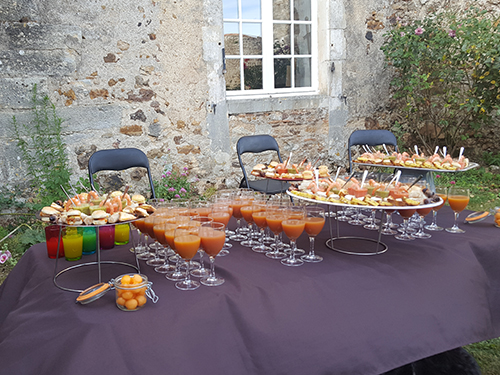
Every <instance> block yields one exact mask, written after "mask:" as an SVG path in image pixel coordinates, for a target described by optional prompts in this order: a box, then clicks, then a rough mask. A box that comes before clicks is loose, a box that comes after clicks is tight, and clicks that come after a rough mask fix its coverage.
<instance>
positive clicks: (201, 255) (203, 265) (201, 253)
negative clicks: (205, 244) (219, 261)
mask: <svg viewBox="0 0 500 375" xmlns="http://www.w3.org/2000/svg"><path fill="white" fill-rule="evenodd" d="M199 253H200V270H202V271H203V270H205V263H203V254H204V253H205V252H204V251H203V250H200V251H199Z"/></svg>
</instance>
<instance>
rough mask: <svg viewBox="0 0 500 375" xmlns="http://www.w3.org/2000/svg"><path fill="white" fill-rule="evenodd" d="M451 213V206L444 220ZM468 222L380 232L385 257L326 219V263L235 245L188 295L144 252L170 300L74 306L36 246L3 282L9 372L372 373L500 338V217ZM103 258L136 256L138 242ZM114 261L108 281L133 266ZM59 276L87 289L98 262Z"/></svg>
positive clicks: (2, 358) (2, 357)
mask: <svg viewBox="0 0 500 375" xmlns="http://www.w3.org/2000/svg"><path fill="white" fill-rule="evenodd" d="M451 221H452V213H451V211H450V210H449V208H447V207H445V208H444V209H443V210H442V211H440V213H439V223H440V224H443V225H450V224H451ZM462 226H464V227H465V229H467V232H466V233H465V234H463V235H453V234H449V233H446V232H438V233H436V232H434V233H432V238H431V239H428V240H416V241H412V242H400V241H397V240H395V239H394V238H392V237H389V238H388V237H383V240H384V241H385V242H386V243H387V245H388V246H389V250H388V251H387V253H385V254H381V255H376V256H353V255H345V254H341V253H338V252H335V251H332V250H329V249H327V248H326V247H325V246H324V242H325V240H326V239H327V238H328V231H327V230H326V228H325V230H324V231H323V233H322V234H321V236H320V237H319V238H318V241H317V252H318V253H319V254H320V255H322V256H323V257H324V261H323V262H322V263H318V264H306V265H304V266H302V267H285V266H283V265H281V264H280V263H279V262H278V261H274V260H271V259H268V258H266V257H265V256H264V255H262V254H257V253H254V252H252V251H251V250H250V249H248V248H243V247H240V246H235V247H234V248H233V249H232V250H231V254H230V256H227V257H224V258H217V262H216V264H217V271H218V273H219V274H220V275H221V276H223V277H224V278H225V279H226V283H225V284H224V285H222V286H220V287H213V288H209V287H203V286H202V287H200V288H199V289H198V290H196V291H189V292H187V291H180V290H177V289H176V288H175V287H174V284H173V283H172V282H170V281H168V280H166V279H165V278H164V277H163V276H162V275H160V274H157V273H155V272H154V271H153V270H152V269H151V268H149V267H148V266H146V265H144V264H143V263H142V271H143V273H145V274H146V275H147V276H148V277H149V278H150V280H151V281H153V283H154V285H153V288H154V290H155V292H156V293H157V294H158V296H159V297H160V300H159V302H158V303H157V304H153V303H151V301H148V303H147V305H146V306H145V308H144V309H142V310H140V311H137V312H131V313H130V312H122V311H120V310H119V309H118V308H117V307H116V306H115V304H114V292H109V293H108V294H106V295H105V296H104V297H103V298H101V299H99V300H98V301H96V302H93V303H91V304H89V305H85V306H82V305H79V304H75V298H76V294H75V293H71V292H65V291H62V290H60V289H58V288H56V287H55V286H54V284H53V282H52V276H53V272H54V260H51V259H48V258H47V256H46V250H45V244H39V245H36V246H33V247H32V248H31V249H29V250H28V251H27V253H26V254H25V255H24V256H23V258H22V259H21V261H20V262H19V264H18V265H17V266H16V267H15V269H14V270H13V271H12V273H11V274H10V275H9V277H8V278H7V280H6V281H5V282H4V284H3V285H2V287H1V288H0V374H16V375H21V374H39V375H42V374H50V375H58V374H61V375H62V374H64V375H66V374H72V375H78V374H82V375H83V374H84V375H88V374H109V375H114V374H119V375H123V374H190V375H191V374H259V375H261V374H272V375H276V374H286V375H293V374H300V375H303V374H335V375H340V374H348V375H355V374H362V375H370V374H379V373H382V372H384V371H387V370H390V369H392V368H395V367H398V366H400V365H403V364H405V363H409V362H412V361H415V360H418V359H420V358H424V357H427V356H430V355H432V354H435V353H439V352H442V351H445V350H448V349H451V348H455V347H458V346H462V345H465V344H469V343H472V342H477V341H481V340H485V339H490V338H494V337H498V336H500V273H499V272H498V270H500V251H499V250H500V249H499V247H500V246H499V245H500V236H499V234H500V231H499V229H498V228H495V227H494V226H493V224H492V220H491V218H489V219H488V220H486V221H484V222H483V223H479V224H475V225H474V226H472V225H464V224H462ZM341 228H342V235H344V234H345V235H347V234H357V235H364V236H375V232H369V231H367V230H363V229H360V228H354V227H352V226H348V225H342V227H341ZM307 243H308V241H307V237H305V236H302V237H301V238H300V239H299V245H301V246H302V247H303V248H307ZM102 257H103V259H113V260H123V261H128V262H133V255H132V254H131V253H130V252H129V251H128V247H127V246H120V247H117V248H115V249H113V250H107V251H102ZM85 260H87V261H91V260H94V257H93V256H87V257H86V259H85ZM68 264H69V263H68V262H65V261H60V262H59V268H60V269H61V268H63V267H66V266H67V265H68ZM71 264H74V263H71ZM110 267H113V268H110ZM103 268H104V276H103V277H104V279H105V280H108V279H110V278H112V277H114V276H118V275H120V274H123V273H125V272H128V269H127V268H125V267H123V266H103ZM60 282H61V283H66V285H67V286H75V287H79V288H83V287H86V286H89V285H92V284H94V283H96V282H97V271H96V269H95V268H94V267H83V268H82V269H81V272H80V271H78V272H76V271H75V272H72V273H68V274H67V275H65V276H64V277H61V278H60Z"/></svg>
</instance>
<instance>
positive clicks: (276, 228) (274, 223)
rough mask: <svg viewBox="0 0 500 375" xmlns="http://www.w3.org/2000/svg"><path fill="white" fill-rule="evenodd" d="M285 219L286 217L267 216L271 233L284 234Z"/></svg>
mask: <svg viewBox="0 0 500 375" xmlns="http://www.w3.org/2000/svg"><path fill="white" fill-rule="evenodd" d="M284 219H285V216H284V215H270V216H266V223H267V226H268V227H269V229H271V232H273V233H274V234H279V233H281V232H283V227H282V225H281V222H282V221H283V220H284Z"/></svg>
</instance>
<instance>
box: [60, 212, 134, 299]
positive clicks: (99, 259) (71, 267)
mask: <svg viewBox="0 0 500 375" xmlns="http://www.w3.org/2000/svg"><path fill="white" fill-rule="evenodd" d="M136 220H137V219H136ZM134 221H135V220H131V221H127V222H124V223H114V224H105V225H65V224H55V225H59V238H58V241H57V255H56V265H55V268H54V278H53V281H54V285H55V286H56V287H58V288H59V289H62V290H65V291H68V292H75V293H81V292H83V291H84V289H72V288H67V287H65V286H62V285H60V284H59V283H58V281H57V279H58V278H59V277H60V276H61V275H63V274H64V273H66V272H70V271H73V270H76V269H79V268H81V267H87V266H97V269H98V275H99V276H98V282H99V283H102V273H101V265H102V264H118V265H121V266H126V267H131V268H133V269H134V270H135V271H137V272H138V273H140V271H141V270H140V265H139V260H138V259H137V254H136V253H135V251H134V255H135V263H136V264H135V265H133V264H130V263H125V262H117V261H111V260H101V246H100V241H99V229H100V227H108V226H112V225H113V226H114V225H119V224H128V225H129V229H130V236H129V238H130V241H131V242H132V247H133V248H134V249H135V243H134V236H133V235H132V226H131V225H132V222H134ZM63 227H73V228H78V227H80V228H92V227H94V228H96V257H97V259H96V261H95V262H85V263H79V264H75V265H74V266H69V267H66V268H64V269H63V270H61V271H59V272H57V264H58V260H59V253H60V248H59V246H60V244H61V241H62V229H63Z"/></svg>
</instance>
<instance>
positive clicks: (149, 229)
mask: <svg viewBox="0 0 500 375" xmlns="http://www.w3.org/2000/svg"><path fill="white" fill-rule="evenodd" d="M154 220H155V218H154V216H149V217H147V218H146V219H145V220H144V230H145V233H146V234H147V235H149V236H150V237H151V238H154V237H155V233H154V231H153V227H154Z"/></svg>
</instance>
